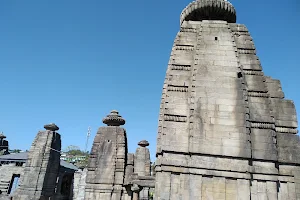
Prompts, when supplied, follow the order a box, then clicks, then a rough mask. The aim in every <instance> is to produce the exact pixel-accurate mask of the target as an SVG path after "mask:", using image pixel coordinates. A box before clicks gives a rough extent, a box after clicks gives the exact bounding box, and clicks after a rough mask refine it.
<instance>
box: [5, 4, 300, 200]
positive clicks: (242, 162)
mask: <svg viewBox="0 0 300 200" xmlns="http://www.w3.org/2000/svg"><path fill="white" fill-rule="evenodd" d="M236 18H237V16H236V11H235V8H234V7H233V5H232V4H231V3H230V2H229V1H225V0H197V1H194V2H192V3H190V4H189V5H187V7H185V8H184V9H183V11H182V13H181V15H180V29H179V32H178V33H177V35H176V38H175V41H174V45H173V47H172V51H171V56H170V60H169V64H168V67H167V72H166V78H165V81H164V85H163V92H162V98H161V105H160V110H159V120H158V136H157V144H156V145H157V146H156V160H155V159H154V158H152V159H153V160H155V166H153V167H152V166H151V165H152V163H151V159H150V152H149V149H148V146H149V145H150V144H149V142H148V141H147V140H142V141H140V142H139V143H138V144H137V145H138V147H137V149H136V152H135V153H130V152H128V145H129V143H128V141H127V133H126V130H125V129H124V128H123V127H122V126H123V125H125V119H124V118H123V117H122V116H121V115H120V114H119V112H118V111H116V110H112V111H111V113H109V114H108V115H107V116H106V117H104V118H103V120H102V121H103V123H104V124H106V125H105V126H101V127H100V128H99V129H98V131H97V134H96V137H95V139H94V143H93V146H92V150H91V152H90V155H89V161H88V165H87V167H86V168H84V169H80V168H77V167H76V166H74V165H72V164H70V163H66V162H62V161H61V160H60V152H61V137H60V134H59V133H58V132H57V131H58V130H59V128H58V127H57V126H56V125H55V124H48V125H45V127H44V128H45V129H46V130H45V131H40V132H39V133H38V134H37V136H36V139H35V140H34V142H33V144H32V146H31V149H30V151H29V152H26V153H23V154H9V153H8V141H7V140H4V138H6V136H4V135H3V134H0V150H1V151H3V152H5V155H2V156H0V200H8V199H11V198H12V199H13V200H27V199H32V200H39V199H47V200H48V199H51V200H53V199H54V200H56V199H57V200H58V199H59V200H60V199H74V200H139V199H140V200H150V199H155V200H179V199H180V200H261V199H269V200H296V199H298V200H300V154H299V152H300V138H299V136H298V135H297V133H298V130H297V128H298V122H297V116H296V110H295V105H294V103H293V101H291V100H287V99H285V98H284V93H283V91H282V88H281V83H280V81H279V80H276V79H273V78H271V77H269V76H265V74H264V73H263V70H262V66H261V63H260V61H259V58H258V57H257V55H256V49H255V46H254V42H253V40H252V38H251V35H250V33H249V31H248V29H247V27H246V26H245V25H243V24H237V23H236ZM275 59H276V58H275ZM154 134H155V133H154ZM129 142H130V141H129ZM10 143H11V141H10ZM1 144H2V147H1ZM23 163H24V165H23ZM19 179H20V181H18V180H19Z"/></svg>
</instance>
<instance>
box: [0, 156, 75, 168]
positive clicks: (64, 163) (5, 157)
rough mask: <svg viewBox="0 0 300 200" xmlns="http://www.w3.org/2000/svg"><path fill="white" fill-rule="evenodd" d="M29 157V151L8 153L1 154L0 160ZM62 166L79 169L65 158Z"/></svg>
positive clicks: (18, 159) (61, 161) (20, 159)
mask: <svg viewBox="0 0 300 200" xmlns="http://www.w3.org/2000/svg"><path fill="white" fill-rule="evenodd" d="M27 157H28V152H21V153H12V154H8V155H3V156H0V161H15V162H26V160H27ZM60 166H62V167H65V168H68V169H72V170H78V168H77V167H76V166H75V165H73V164H71V163H68V162H66V161H64V160H60Z"/></svg>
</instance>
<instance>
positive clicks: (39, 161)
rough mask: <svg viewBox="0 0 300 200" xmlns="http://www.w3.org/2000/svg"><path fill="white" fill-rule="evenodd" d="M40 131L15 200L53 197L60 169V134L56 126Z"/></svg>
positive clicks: (36, 199) (35, 199)
mask: <svg viewBox="0 0 300 200" xmlns="http://www.w3.org/2000/svg"><path fill="white" fill-rule="evenodd" d="M44 128H45V129H46V130H45V131H39V132H38V134H37V136H36V138H35V140H34V141H33V143H32V146H31V148H30V151H29V153H28V159H27V162H26V166H25V169H24V176H23V177H21V180H20V182H21V184H20V187H19V188H18V189H17V191H16V194H15V195H14V197H13V199H14V200H28V199H30V200H41V199H49V198H51V197H53V195H54V193H55V186H56V179H57V175H58V172H59V167H60V150H61V139H60V134H58V133H57V132H56V131H57V130H58V129H59V128H58V127H57V126H56V125H55V124H48V125H45V126H44Z"/></svg>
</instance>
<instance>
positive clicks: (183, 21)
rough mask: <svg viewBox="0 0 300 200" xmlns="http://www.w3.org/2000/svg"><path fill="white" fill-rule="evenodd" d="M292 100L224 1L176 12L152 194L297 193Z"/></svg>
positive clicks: (201, 1)
mask: <svg viewBox="0 0 300 200" xmlns="http://www.w3.org/2000/svg"><path fill="white" fill-rule="evenodd" d="M296 134H297V119H296V111H295V106H294V103H293V101H291V100H286V99H284V93H283V92H282V89H281V85H280V82H279V80H275V79H273V78H271V77H267V76H265V75H264V73H263V71H262V66H261V64H260V61H259V59H258V57H257V55H256V50H255V46H254V43H253V40H252V38H251V36H250V33H249V31H248V29H247V28H246V26H245V25H243V24H237V23H236V12H235V9H234V7H233V5H232V4H231V3H229V2H228V1H224V0H197V1H194V2H192V3H190V4H189V5H188V6H187V7H186V8H185V9H184V10H183V11H182V13H181V15H180V31H179V32H178V34H177V36H176V39H175V42H174V45H173V47H172V52H171V57H170V61H169V64H168V69H167V73H166V78H165V81H164V87H163V94H162V99H161V107H160V116H159V131H158V138H157V161H156V185H155V199H158V200H169V199H170V200H174V199H191V200H195V199H199V200H200V199H201V200H204V199H212V200H217V199H218V200H219V199H220V200H221V199H226V200H227V199H230V200H233V199H239V200H250V199H251V200H254V199H255V200H257V199H272V200H276V199H278V200H279V199H280V200H282V199H300V167H299V164H300V154H299V152H300V143H299V137H298V136H297V135H296Z"/></svg>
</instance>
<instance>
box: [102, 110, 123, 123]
mask: <svg viewBox="0 0 300 200" xmlns="http://www.w3.org/2000/svg"><path fill="white" fill-rule="evenodd" d="M102 121H103V123H104V124H106V125H107V126H121V125H124V124H125V120H124V119H123V118H122V116H121V115H119V112H118V111H116V110H112V111H111V112H110V114H109V115H107V116H106V117H105V118H103V120H102Z"/></svg>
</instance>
